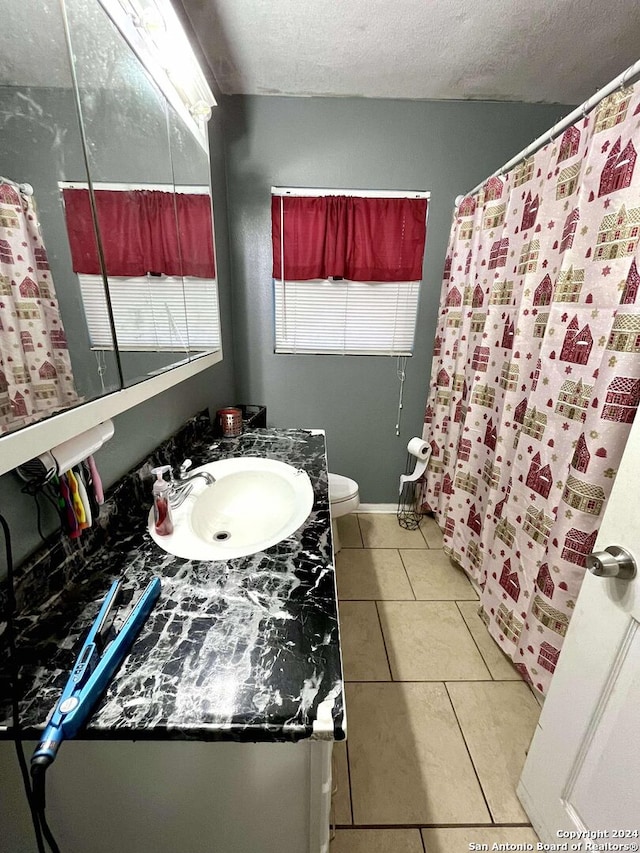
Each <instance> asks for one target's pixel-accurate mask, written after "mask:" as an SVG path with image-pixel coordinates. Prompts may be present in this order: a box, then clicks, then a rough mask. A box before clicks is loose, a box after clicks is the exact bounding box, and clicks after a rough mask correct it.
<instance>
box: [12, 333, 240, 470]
mask: <svg viewBox="0 0 640 853" xmlns="http://www.w3.org/2000/svg"><path fill="white" fill-rule="evenodd" d="M222 354H223V350H222V346H221V347H220V349H219V350H217V351H216V352H212V353H208V354H206V355H202V356H200V357H198V358H196V359H194V361H190V362H189V363H188V364H184V365H181V366H180V367H174V368H172V369H171V370H167V371H166V372H164V373H161V374H159V375H158V376H154V377H153V378H152V379H145V380H144V381H142V382H138V383H137V384H136V385H131V386H129V387H128V388H123V389H121V390H120V391H112V392H111V393H110V394H105V395H104V396H103V397H98V398H97V399H95V400H91V401H89V402H88V403H81V404H80V405H79V406H76V407H75V408H73V409H67V410H66V411H63V412H59V413H58V414H55V415H51V417H49V418H47V419H46V420H43V421H38V422H37V423H34V424H30V425H29V426H25V427H22V428H21V429H19V430H17V431H16V432H9V433H6V434H4V435H1V436H0V475H2V474H6V473H7V472H8V471H13V469H14V468H16V467H17V466H18V465H22V464H23V463H24V462H28V461H29V460H30V459H34V458H35V457H36V456H39V455H40V454H41V453H44V452H45V451H47V450H51V448H52V447H56V446H57V445H58V444H61V443H62V442H63V441H67V440H68V439H70V438H73V437H74V436H76V435H78V434H79V433H81V432H84V431H85V430H87V429H91V427H94V426H97V425H98V424H100V423H102V422H103V421H106V420H107V419H108V418H112V417H115V416H116V415H120V414H122V413H123V412H126V411H127V410H128V409H132V408H134V407H135V406H137V405H138V404H139V403H143V402H144V401H145V400H150V399H151V398H152V397H155V396H157V395H158V394H161V393H162V392H163V391H166V390H168V389H169V388H172V387H173V386H174V385H179V384H180V383H181V382H184V381H185V380H186V379H190V378H191V377H192V376H195V375H196V374H198V373H202V371H203V370H207V369H208V368H209V367H213V365H214V364H218V363H219V362H221V361H222Z"/></svg>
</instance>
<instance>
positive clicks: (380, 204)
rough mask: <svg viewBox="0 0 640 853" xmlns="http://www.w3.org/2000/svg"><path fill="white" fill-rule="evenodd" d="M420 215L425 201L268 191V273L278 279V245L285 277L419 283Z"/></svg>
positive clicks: (423, 216) (423, 233)
mask: <svg viewBox="0 0 640 853" xmlns="http://www.w3.org/2000/svg"><path fill="white" fill-rule="evenodd" d="M426 216H427V200H426V199H411V198H359V197H354V196H319V197H313V198H310V197H306V196H275V195H274V196H272V198H271V237H272V243H273V277H274V278H277V279H281V278H282V270H281V252H282V249H283V248H284V277H285V279H288V280H289V281H306V280H309V279H314V278H329V277H331V276H336V277H342V278H346V279H349V280H350V281H419V280H420V279H421V278H422V257H423V254H424V243H425V238H426ZM283 226H284V232H283V230H282V229H283ZM283 235H284V239H283V240H282V236H283ZM282 243H283V244H284V246H283V245H282Z"/></svg>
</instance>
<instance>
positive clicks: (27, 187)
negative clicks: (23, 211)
mask: <svg viewBox="0 0 640 853" xmlns="http://www.w3.org/2000/svg"><path fill="white" fill-rule="evenodd" d="M0 184H9V186H11V187H15V188H16V189H17V190H20V192H21V193H24V194H25V195H33V187H32V186H31V184H19V183H18V182H17V181H12V180H11V178H5V177H4V176H3V175H0Z"/></svg>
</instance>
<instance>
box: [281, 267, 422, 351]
mask: <svg viewBox="0 0 640 853" xmlns="http://www.w3.org/2000/svg"><path fill="white" fill-rule="evenodd" d="M274 287H275V338H276V341H275V351H276V352H277V353H317V354H323V353H327V354H340V355H411V354H412V351H413V339H414V334H415V325H416V315H417V310H418V296H419V292H420V282H419V281H399V282H362V281H332V280H329V281H323V280H318V279H316V280H312V281H284V282H282V281H279V280H275V281H274Z"/></svg>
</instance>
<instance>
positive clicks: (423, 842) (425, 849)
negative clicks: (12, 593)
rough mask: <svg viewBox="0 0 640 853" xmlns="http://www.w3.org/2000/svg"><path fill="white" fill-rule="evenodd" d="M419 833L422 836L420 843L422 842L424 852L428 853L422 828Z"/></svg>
mask: <svg viewBox="0 0 640 853" xmlns="http://www.w3.org/2000/svg"><path fill="white" fill-rule="evenodd" d="M418 834H419V836H420V843H421V844H422V853H428V850H427V842H426V841H425V840H424V833H423V832H422V829H419V830H418Z"/></svg>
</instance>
